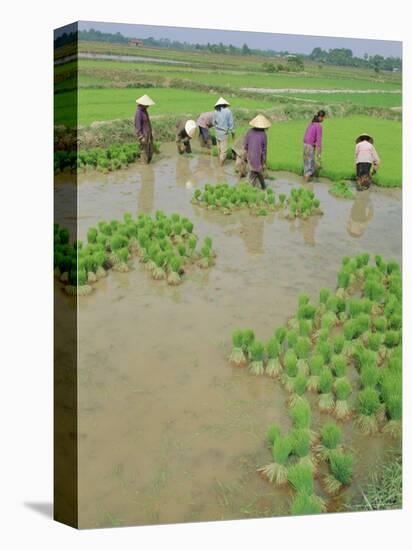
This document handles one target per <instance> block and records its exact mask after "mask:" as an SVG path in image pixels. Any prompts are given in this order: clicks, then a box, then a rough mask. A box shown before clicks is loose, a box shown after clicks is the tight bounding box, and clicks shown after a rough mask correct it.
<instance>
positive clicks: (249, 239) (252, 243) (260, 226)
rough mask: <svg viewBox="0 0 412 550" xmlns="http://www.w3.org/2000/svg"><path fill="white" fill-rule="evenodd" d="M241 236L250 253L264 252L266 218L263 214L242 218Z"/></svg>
mask: <svg viewBox="0 0 412 550" xmlns="http://www.w3.org/2000/svg"><path fill="white" fill-rule="evenodd" d="M240 223H241V227H242V229H241V236H242V240H243V242H244V244H245V248H246V251H247V252H249V254H263V235H264V227H265V220H264V218H263V217H262V216H256V217H253V218H251V217H247V218H242V219H241V222H240Z"/></svg>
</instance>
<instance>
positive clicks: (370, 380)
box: [360, 366, 380, 388]
mask: <svg viewBox="0 0 412 550" xmlns="http://www.w3.org/2000/svg"><path fill="white" fill-rule="evenodd" d="M379 379H380V371H379V369H378V368H377V367H373V366H367V367H364V368H363V369H361V373H360V380H361V384H362V388H376V386H377V384H378V382H379Z"/></svg>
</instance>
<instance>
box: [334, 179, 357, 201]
mask: <svg viewBox="0 0 412 550" xmlns="http://www.w3.org/2000/svg"><path fill="white" fill-rule="evenodd" d="M329 193H330V194H331V195H334V196H335V197H339V198H342V199H348V200H353V199H354V198H355V194H354V193H353V191H352V189H351V187H350V185H349V184H348V183H347V182H346V181H335V182H333V183H332V185H331V186H330V187H329Z"/></svg>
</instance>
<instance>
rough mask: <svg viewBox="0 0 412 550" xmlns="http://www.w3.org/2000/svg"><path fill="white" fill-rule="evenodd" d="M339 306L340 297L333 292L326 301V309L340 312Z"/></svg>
mask: <svg viewBox="0 0 412 550" xmlns="http://www.w3.org/2000/svg"><path fill="white" fill-rule="evenodd" d="M338 307H339V300H338V297H337V296H334V295H333V294H332V295H330V296H329V298H328V299H327V301H326V309H327V310H328V311H333V312H334V313H338Z"/></svg>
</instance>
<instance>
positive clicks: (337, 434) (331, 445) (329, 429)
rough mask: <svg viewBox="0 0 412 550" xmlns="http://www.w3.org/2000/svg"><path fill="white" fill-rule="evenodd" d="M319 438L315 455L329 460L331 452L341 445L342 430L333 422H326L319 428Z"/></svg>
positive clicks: (320, 458)
mask: <svg viewBox="0 0 412 550" xmlns="http://www.w3.org/2000/svg"><path fill="white" fill-rule="evenodd" d="M320 438H321V440H320V443H319V445H317V447H316V456H317V457H318V458H319V460H329V457H330V454H331V452H332V451H334V450H335V449H340V447H341V441H342V430H341V429H340V427H339V426H338V425H337V424H335V422H326V423H325V424H324V425H323V426H322V428H321V430H320Z"/></svg>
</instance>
